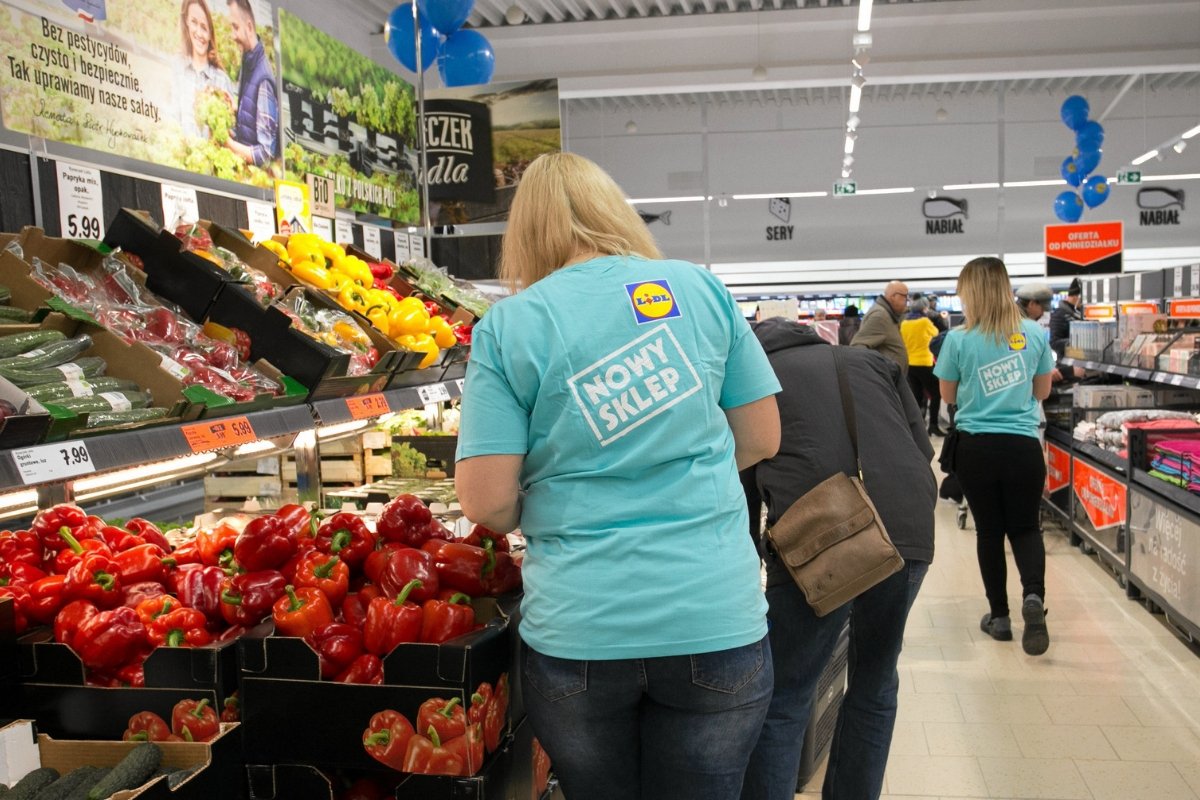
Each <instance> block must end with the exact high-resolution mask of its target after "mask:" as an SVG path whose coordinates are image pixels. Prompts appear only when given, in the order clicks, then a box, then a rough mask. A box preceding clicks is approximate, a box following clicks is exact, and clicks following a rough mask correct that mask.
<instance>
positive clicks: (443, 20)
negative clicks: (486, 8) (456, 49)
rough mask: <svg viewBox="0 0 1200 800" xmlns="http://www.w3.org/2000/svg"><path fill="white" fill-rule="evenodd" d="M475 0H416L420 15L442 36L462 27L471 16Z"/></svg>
mask: <svg viewBox="0 0 1200 800" xmlns="http://www.w3.org/2000/svg"><path fill="white" fill-rule="evenodd" d="M474 7H475V0H417V8H418V9H420V11H421V16H423V17H425V18H426V19H428V20H429V24H430V25H432V26H433V27H434V28H436V29H437V30H438V31H439V32H440V33H441V34H442V35H443V36H449V35H450V34H452V33H454V32H455V31H457V30H458V29H459V28H461V27H462V24H463V23H464V22H466V21H467V17H469V16H471V9H473V8H474Z"/></svg>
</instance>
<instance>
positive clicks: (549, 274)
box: [456, 153, 779, 800]
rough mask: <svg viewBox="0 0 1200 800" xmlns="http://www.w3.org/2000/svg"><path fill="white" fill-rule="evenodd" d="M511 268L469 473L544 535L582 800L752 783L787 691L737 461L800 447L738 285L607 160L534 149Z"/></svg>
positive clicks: (535, 647) (516, 217)
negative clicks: (680, 243) (680, 254)
mask: <svg viewBox="0 0 1200 800" xmlns="http://www.w3.org/2000/svg"><path fill="white" fill-rule="evenodd" d="M500 270H501V275H502V277H503V278H504V279H506V280H507V281H508V283H509V285H510V286H511V287H512V288H513V289H514V291H515V293H514V295H513V296H511V297H508V298H505V299H504V300H501V301H500V302H499V303H497V304H496V305H495V306H493V307H492V308H491V309H490V310H489V311H488V313H487V316H485V317H484V318H483V320H482V321H481V322H480V323H479V324H478V325H477V326H476V328H475V333H474V339H473V342H472V346H471V361H470V366H469V368H468V371H467V379H466V390H465V394H464V397H463V403H462V421H461V429H460V432H459V444H458V459H459V460H458V465H457V470H456V473H457V474H456V484H457V491H458V496H459V500H460V501H461V503H462V508H463V513H464V514H465V515H466V516H467V517H468V518H470V519H471V520H474V521H475V522H479V523H482V524H484V525H486V526H487V527H489V528H492V529H494V530H497V531H511V530H513V529H514V528H515V527H517V526H518V525H520V527H521V530H522V532H523V533H524V535H525V538H526V540H527V542H528V552H527V555H526V558H525V561H524V568H523V578H524V587H525V596H524V599H523V602H522V612H523V618H522V620H521V625H520V634H521V638H522V639H523V641H524V643H525V645H526V646H525V648H524V668H523V677H524V687H523V688H524V697H525V703H526V706H527V710H528V714H529V718H530V720H531V722H532V724H533V730H534V732H535V733H536V735H537V737H538V739H539V740H540V741H541V742H542V744H543V745H544V746H545V748H546V752H547V753H548V754H549V756H550V758H551V760H552V761H553V763H554V768H555V772H556V774H558V776H559V777H560V779H561V781H562V785H563V791H564V793H565V794H566V795H567V796H568V797H570V798H571V800H593V799H594V800H614V799H615V798H621V800H627V799H630V798H633V799H636V798H646V800H670V799H672V798H678V800H729V799H730V798H736V797H737V796H738V793H739V792H740V790H741V785H742V778H743V775H744V774H745V770H746V764H747V763H748V760H749V757H750V751H751V749H752V748H753V746H754V741H755V738H756V737H757V735H758V731H759V730H760V728H761V727H762V722H763V719H764V718H765V716H766V711H767V705H768V703H769V702H770V696H771V687H772V683H773V675H772V669H771V653H770V644H769V642H768V640H767V638H766V632H767V624H766V601H765V599H764V597H763V593H762V589H761V584H760V579H759V561H758V557H757V554H756V553H755V549H754V545H753V543H752V542H751V541H750V539H749V537H747V535H746V530H747V527H748V525H749V520H748V518H747V512H746V501H745V499H744V497H743V495H742V491H741V485H740V483H739V481H738V469H739V468H743V469H744V468H746V467H748V466H750V465H752V464H754V463H756V462H758V461H759V460H761V459H763V458H766V457H769V456H771V455H773V454H774V453H775V451H776V449H777V448H778V446H779V414H778V410H777V408H776V403H775V397H774V395H775V393H776V392H778V391H779V382H778V381H777V380H776V378H775V375H774V373H773V372H772V370H771V366H770V364H769V363H768V362H767V358H766V356H765V354H764V353H763V350H762V347H761V346H760V345H759V343H758V340H757V339H755V338H754V335H753V334H752V333H751V331H750V327H749V325H748V324H747V323H746V321H745V319H743V317H742V314H741V312H740V310H739V309H738V306H737V304H736V303H735V302H734V300H733V298H732V297H731V296H730V294H729V292H728V291H727V290H726V289H725V287H724V285H723V284H722V283H721V281H720V279H719V278H717V277H716V276H714V275H713V274H712V273H710V272H708V271H706V270H704V269H702V268H700V267H698V266H696V265H694V264H691V263H687V262H683V261H665V260H662V257H661V256H660V254H659V251H658V248H657V247H656V246H655V244H654V240H653V238H652V237H651V235H650V233H649V231H648V230H647V229H646V225H645V223H643V222H642V221H641V219H639V217H638V215H637V212H636V211H635V210H634V209H633V208H632V207H631V206H630V205H629V204H628V203H627V202H626V198H625V196H624V195H623V194H622V192H621V190H620V188H619V187H618V186H617V184H616V183H615V182H614V181H613V180H612V178H610V177H609V176H608V175H607V174H606V173H605V172H604V171H602V170H601V169H600V168H599V167H598V166H596V165H595V164H594V163H592V162H591V161H588V160H587V159H585V158H582V157H580V156H577V155H574V154H571V153H555V154H552V155H543V156H540V157H539V158H537V159H536V160H534V161H533V163H532V164H531V165H530V167H529V169H528V170H527V171H526V172H525V174H524V176H523V177H522V180H521V183H520V186H519V187H518V189H517V192H516V195H515V197H514V199H513V204H512V210H511V212H510V214H509V220H508V230H507V232H506V233H505V235H504V240H503V244H502V254H501V267H500ZM580 298H587V302H586V303H580V302H579V299H580ZM567 309H570V313H569V314H566V313H565V310H567Z"/></svg>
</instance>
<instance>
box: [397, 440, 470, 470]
mask: <svg viewBox="0 0 1200 800" xmlns="http://www.w3.org/2000/svg"><path fill="white" fill-rule="evenodd" d="M392 443H393V444H407V445H408V446H409V447H411V448H412V449H413V450H416V451H417V452H418V453H421V454H422V455H424V456H425V466H426V467H427V468H428V469H440V470H441V471H442V472H445V473H446V477H447V478H453V477H454V454H455V453H456V452H457V451H458V437H457V436H439V435H436V434H434V435H430V436H393V437H392Z"/></svg>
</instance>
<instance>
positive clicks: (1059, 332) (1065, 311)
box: [1050, 300, 1083, 359]
mask: <svg viewBox="0 0 1200 800" xmlns="http://www.w3.org/2000/svg"><path fill="white" fill-rule="evenodd" d="M1075 319H1083V312H1082V311H1081V310H1080V309H1079V307H1078V306H1073V305H1071V304H1070V303H1068V302H1067V301H1066V300H1063V301H1062V302H1061V303H1059V304H1058V308H1056V309H1054V311H1053V312H1051V314H1050V349H1052V350H1053V351H1054V352H1055V353H1056V354H1057V355H1058V357H1059V358H1060V359H1061V358H1062V357H1063V355H1064V354H1065V353H1066V350H1067V345H1068V344H1069V343H1070V341H1071V320H1075Z"/></svg>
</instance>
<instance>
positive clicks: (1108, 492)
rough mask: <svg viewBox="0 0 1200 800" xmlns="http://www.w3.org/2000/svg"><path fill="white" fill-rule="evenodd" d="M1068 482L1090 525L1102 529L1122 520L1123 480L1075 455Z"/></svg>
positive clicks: (1123, 505) (1122, 521)
mask: <svg viewBox="0 0 1200 800" xmlns="http://www.w3.org/2000/svg"><path fill="white" fill-rule="evenodd" d="M1071 483H1072V484H1073V485H1074V487H1075V496H1076V497H1077V498H1079V504H1080V505H1081V506H1083V510H1084V511H1085V512H1086V513H1087V518H1088V521H1089V522H1091V523H1092V527H1093V528H1095V529H1096V530H1098V531H1102V530H1104V529H1106V528H1115V527H1116V526H1118V525H1124V524H1125V498H1126V494H1125V484H1124V483H1122V482H1121V481H1119V480H1116V479H1114V478H1110V477H1109V476H1108V475H1106V474H1105V473H1103V472H1101V471H1100V470H1098V469H1096V468H1095V467H1093V466H1092V465H1091V464H1088V463H1087V462H1085V461H1083V460H1081V459H1078V458H1077V459H1075V462H1074V465H1073V474H1072V476H1071Z"/></svg>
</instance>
